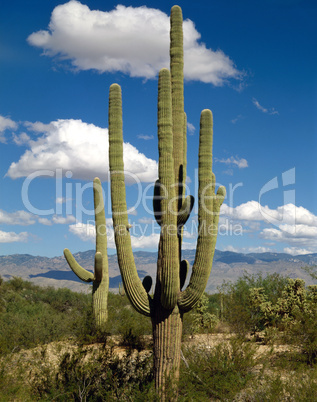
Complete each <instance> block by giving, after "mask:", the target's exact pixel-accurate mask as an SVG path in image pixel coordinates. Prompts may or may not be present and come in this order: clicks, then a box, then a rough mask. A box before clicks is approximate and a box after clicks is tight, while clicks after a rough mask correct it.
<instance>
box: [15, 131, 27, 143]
mask: <svg viewBox="0 0 317 402" xmlns="http://www.w3.org/2000/svg"><path fill="white" fill-rule="evenodd" d="M30 140H31V138H30V136H29V135H27V134H26V133H21V134H19V135H17V134H13V141H14V142H15V144H16V145H28V144H29V143H30Z"/></svg>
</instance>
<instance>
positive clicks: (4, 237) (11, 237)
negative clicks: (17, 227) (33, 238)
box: [0, 230, 29, 243]
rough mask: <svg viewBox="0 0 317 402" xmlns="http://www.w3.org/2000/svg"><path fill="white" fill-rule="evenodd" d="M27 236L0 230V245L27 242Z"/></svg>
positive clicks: (23, 233)
mask: <svg viewBox="0 0 317 402" xmlns="http://www.w3.org/2000/svg"><path fill="white" fill-rule="evenodd" d="M28 237H29V234H28V233H27V232H21V233H15V232H4V231H2V230H0V243H15V242H23V243H25V242H27V240H28Z"/></svg>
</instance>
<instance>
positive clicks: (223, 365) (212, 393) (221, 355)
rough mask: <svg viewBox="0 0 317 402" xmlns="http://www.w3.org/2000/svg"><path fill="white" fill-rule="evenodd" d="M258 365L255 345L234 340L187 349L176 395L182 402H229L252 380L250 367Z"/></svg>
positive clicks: (258, 359)
mask: <svg viewBox="0 0 317 402" xmlns="http://www.w3.org/2000/svg"><path fill="white" fill-rule="evenodd" d="M259 363H260V358H257V357H256V345H255V344H253V343H250V342H243V341H242V340H241V339H238V338H232V339H231V340H230V341H229V342H222V343H220V344H218V345H216V346H213V347H209V348H208V347H206V345H198V346H195V347H190V348H187V349H185V350H184V359H183V363H182V372H181V376H180V387H179V389H180V395H181V396H182V398H185V399H184V400H199V401H207V400H214V399H216V400H233V398H234V396H235V395H236V394H238V393H239V392H240V391H241V390H242V389H243V388H245V387H246V385H247V384H248V383H249V382H250V381H251V380H252V379H253V378H254V377H255V374H254V368H255V366H256V365H258V364H259ZM186 398H187V399H186ZM192 398H193V399H192Z"/></svg>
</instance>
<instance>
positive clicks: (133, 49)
mask: <svg viewBox="0 0 317 402" xmlns="http://www.w3.org/2000/svg"><path fill="white" fill-rule="evenodd" d="M183 29H184V61H185V70H184V75H185V79H188V80H198V81H202V82H206V83H212V84H214V85H223V84H224V82H225V81H226V80H227V79H229V78H235V79H241V77H242V74H241V72H239V71H238V70H237V69H236V67H235V65H234V63H233V62H232V60H230V58H229V57H228V56H226V55H225V54H224V53H223V52H222V51H221V50H217V51H213V50H211V49H208V48H207V47H206V45H205V44H204V43H201V42H199V40H200V37H201V35H200V33H199V32H198V31H197V30H196V28H195V25H194V23H193V22H192V21H191V20H189V19H187V20H185V21H184V24H183ZM28 42H29V43H30V44H31V45H33V46H37V47H39V48H42V49H43V53H44V54H45V55H47V56H51V57H54V56H57V57H59V58H60V59H62V60H69V61H70V62H71V64H72V66H74V67H75V68H76V69H78V70H89V69H93V70H97V71H99V72H115V71H121V72H123V73H125V74H128V75H130V76H132V77H145V78H154V77H155V76H156V75H157V73H158V71H159V70H160V69H161V68H163V67H168V66H169V50H168V49H169V16H168V15H166V14H165V13H163V12H162V11H160V10H158V9H154V8H148V7H146V6H142V7H135V8H134V7H125V6H123V5H118V6H117V7H116V8H115V9H114V10H112V11H108V12H106V11H99V10H90V9H89V8H88V6H86V5H83V4H81V3H79V2H77V1H70V2H68V3H66V4H62V5H59V6H57V7H55V9H54V10H53V12H52V15H51V20H50V23H49V27H48V30H41V31H37V32H34V33H32V34H31V35H30V36H29V37H28Z"/></svg>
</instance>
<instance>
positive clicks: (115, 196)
mask: <svg viewBox="0 0 317 402" xmlns="http://www.w3.org/2000/svg"><path fill="white" fill-rule="evenodd" d="M109 167H110V177H111V203H112V217H113V226H114V233H115V243H116V248H117V256H118V264H119V267H120V272H121V276H122V281H123V285H124V289H125V292H126V295H127V296H128V298H129V300H130V302H131V304H132V305H133V307H134V308H135V309H136V310H137V311H138V312H140V313H141V314H144V315H147V316H149V315H150V304H149V298H148V294H147V293H146V291H145V289H144V287H143V285H142V282H141V280H140V278H139V276H138V274H137V269H136V266H135V263H134V258H133V252H132V246H131V238H130V233H129V222H128V214H127V203H126V194H125V184H124V166H123V136H122V101H121V88H120V86H119V85H118V84H113V85H111V87H110V92H109Z"/></svg>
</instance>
